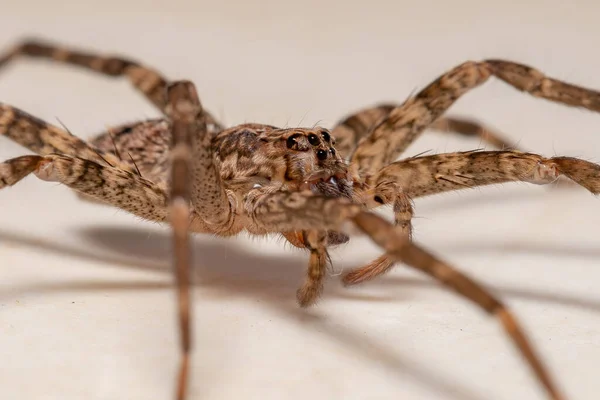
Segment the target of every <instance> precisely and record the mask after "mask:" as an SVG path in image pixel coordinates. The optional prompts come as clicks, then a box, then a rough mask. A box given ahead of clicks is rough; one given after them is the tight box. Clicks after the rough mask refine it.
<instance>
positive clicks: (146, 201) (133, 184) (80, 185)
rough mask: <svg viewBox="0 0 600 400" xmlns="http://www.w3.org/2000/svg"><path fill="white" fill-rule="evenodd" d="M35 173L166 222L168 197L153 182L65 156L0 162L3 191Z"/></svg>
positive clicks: (23, 158)
mask: <svg viewBox="0 0 600 400" xmlns="http://www.w3.org/2000/svg"><path fill="white" fill-rule="evenodd" d="M32 172H33V173H34V174H35V175H36V176H37V177H38V178H40V179H41V180H45V181H50V182H59V183H62V184H64V185H66V186H68V187H70V188H71V189H75V190H76V191H77V192H79V193H82V194H84V195H86V196H89V197H90V198H93V199H95V200H98V201H100V202H103V203H107V204H110V205H113V206H115V207H118V208H120V209H123V210H125V211H128V212H130V213H132V214H134V215H136V216H138V217H141V218H143V219H147V220H151V221H157V222H161V221H166V220H167V195H166V193H165V191H164V190H163V189H162V188H161V187H159V186H157V185H155V184H154V183H153V182H151V181H149V180H147V179H145V178H142V177H140V176H139V175H136V174H133V173H131V172H129V171H124V170H121V169H118V168H114V167H111V166H105V165H100V164H98V163H96V162H94V161H90V160H85V159H83V158H78V157H71V156H66V155H59V154H51V155H47V156H32V155H30V156H21V157H16V158H13V159H10V160H7V161H5V162H3V163H0V189H2V188H4V187H6V186H12V185H14V184H16V183H17V182H19V181H20V180H21V179H23V178H24V177H26V176H27V175H29V174H30V173H32Z"/></svg>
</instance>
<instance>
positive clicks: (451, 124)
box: [331, 104, 516, 159]
mask: <svg viewBox="0 0 600 400" xmlns="http://www.w3.org/2000/svg"><path fill="white" fill-rule="evenodd" d="M400 106H401V105H400V104H398V105H392V104H380V105H377V106H375V107H370V108H365V109H362V110H360V111H357V112H356V113H354V114H351V115H349V116H347V117H346V118H344V119H343V120H342V121H340V122H339V123H338V124H337V125H336V126H335V127H334V128H333V130H332V131H331V134H332V136H333V137H334V138H335V139H336V143H335V148H336V150H337V152H338V153H339V154H340V155H341V156H342V157H343V158H344V159H346V158H348V157H349V156H350V155H351V154H352V152H353V151H354V150H355V149H356V147H357V145H358V143H359V142H360V141H361V139H362V138H363V137H365V136H367V135H368V134H369V132H370V131H371V129H372V128H374V127H375V126H376V125H377V123H378V122H379V121H381V120H383V119H384V118H385V117H387V115H388V114H389V113H390V112H391V111H392V110H393V109H394V108H396V107H400ZM429 129H432V130H435V131H438V132H440V133H448V134H458V135H462V136H467V137H473V138H479V140H481V141H482V142H483V143H485V144H489V145H492V146H494V147H495V148H497V149H501V150H505V149H516V147H515V145H514V144H511V143H510V141H509V140H508V139H505V138H504V136H505V135H503V134H501V133H499V132H496V131H495V130H493V129H490V128H488V127H486V126H484V125H483V124H481V123H480V122H477V121H473V120H471V119H467V118H460V117H441V118H439V119H438V120H436V121H435V122H434V123H433V124H431V125H430V126H429Z"/></svg>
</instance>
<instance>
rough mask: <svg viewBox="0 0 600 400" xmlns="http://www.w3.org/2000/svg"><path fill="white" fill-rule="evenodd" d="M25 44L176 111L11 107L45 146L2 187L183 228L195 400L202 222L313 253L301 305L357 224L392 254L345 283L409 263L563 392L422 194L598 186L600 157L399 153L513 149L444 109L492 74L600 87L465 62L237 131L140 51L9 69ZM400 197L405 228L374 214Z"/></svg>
mask: <svg viewBox="0 0 600 400" xmlns="http://www.w3.org/2000/svg"><path fill="white" fill-rule="evenodd" d="M21 55H25V56H31V57H38V58H46V59H52V60H56V61H60V62H63V63H67V64H73V65H78V66H80V67H84V68H87V69H90V70H93V71H96V72H100V73H102V74H105V75H109V76H125V77H127V78H128V79H129V80H130V81H131V83H132V84H133V85H134V86H135V87H136V88H137V89H138V90H140V91H141V92H142V93H143V94H144V95H145V96H146V97H147V98H148V99H149V100H150V101H152V103H153V104H154V105H155V106H157V107H158V108H159V110H160V111H161V112H162V113H163V114H164V115H165V118H164V119H154V120H147V121H142V122H135V123H131V124H127V125H122V126H118V127H115V128H113V129H109V130H108V131H107V132H105V133H103V134H101V135H99V136H98V137H96V138H95V139H93V140H91V141H90V142H86V141H83V140H81V139H79V138H77V137H75V136H73V135H71V134H70V132H68V131H67V130H65V129H61V128H59V127H56V126H52V125H50V124H48V123H46V122H44V121H41V120H39V119H37V118H35V117H33V116H31V115H29V114H27V113H25V112H23V111H21V110H18V109H16V108H14V107H11V106H9V105H0V133H1V134H3V135H5V136H8V137H9V138H11V139H13V140H14V141H16V142H17V143H19V144H21V145H23V146H25V147H27V148H28V149H29V150H31V151H33V152H35V153H37V154H38V155H27V156H22V157H17V158H13V159H11V160H7V161H5V162H4V163H1V164H0V188H3V187H6V186H10V185H14V184H15V183H17V182H18V181H20V180H21V179H23V178H24V177H25V176H27V175H28V174H30V173H34V174H35V175H36V176H37V177H38V178H40V179H42V180H47V181H55V182H60V183H62V184H64V185H66V186H68V187H70V188H72V189H74V190H76V191H77V192H78V194H79V195H81V196H82V197H83V198H85V199H87V200H92V201H98V202H102V203H108V204H110V205H112V206H115V207H118V208H121V209H123V210H126V211H129V212H130V213H133V214H135V215H137V216H139V217H142V218H144V219H147V220H151V221H160V222H169V223H170V224H171V225H172V227H173V232H174V234H173V238H174V261H175V268H174V271H175V273H176V276H177V282H178V284H177V287H178V293H179V317H180V331H181V351H182V361H181V366H180V372H179V375H178V383H177V398H178V399H183V398H184V397H185V392H186V387H187V383H186V380H187V375H188V363H189V356H190V351H191V343H190V324H189V312H190V301H189V270H190V263H189V253H190V250H189V245H188V232H189V231H192V232H199V233H212V234H218V235H222V236H231V235H235V234H238V233H239V232H241V231H243V230H245V231H248V232H249V233H251V234H255V235H265V234H270V233H281V234H282V235H283V236H284V237H285V238H286V239H287V240H288V241H289V242H290V243H291V244H293V245H294V246H297V247H300V248H305V249H307V250H308V251H309V252H310V261H309V266H308V274H307V280H306V282H305V283H304V285H303V286H302V287H301V288H300V289H299V290H298V292H297V298H298V302H299V304H300V305H301V306H302V307H307V306H309V305H312V304H314V303H315V302H316V301H317V299H318V298H319V296H320V294H321V292H322V289H323V280H324V278H325V272H326V269H327V266H328V263H329V257H328V253H327V247H331V246H334V245H337V244H340V243H344V242H346V241H348V236H347V234H346V233H344V232H345V223H348V222H349V223H352V224H354V225H356V226H357V227H358V228H359V229H360V230H362V231H363V232H365V233H366V234H367V235H369V236H370V238H371V239H372V240H373V241H375V242H376V243H377V244H378V245H379V246H381V247H382V248H383V249H384V250H385V251H386V254H385V255H383V256H381V257H380V258H378V259H377V260H375V261H373V262H371V263H369V264H368V265H366V266H364V267H362V268H358V269H356V270H354V271H351V272H350V273H348V274H346V275H345V276H344V277H343V280H344V283H346V284H347V285H352V284H356V283H359V282H364V281H366V280H368V279H372V278H374V277H376V276H378V275H381V274H383V273H384V272H386V271H388V270H389V269H390V268H391V267H392V265H393V264H394V262H396V261H398V262H402V263H403V264H406V265H408V266H410V267H413V268H416V269H418V270H420V271H422V272H424V273H426V274H428V275H430V276H431V277H433V278H434V279H437V280H438V281H440V282H441V283H443V284H444V285H446V286H448V287H450V288H452V289H454V290H455V291H456V292H458V293H459V294H461V295H462V296H465V297H466V298H468V299H470V300H471V301H473V302H474V303H475V304H477V305H479V306H480V307H481V308H482V309H483V310H485V311H486V312H488V313H489V314H491V315H494V316H496V317H498V318H499V320H500V322H501V323H502V324H503V326H504V328H505V329H506V332H507V334H508V335H509V336H510V338H511V339H512V340H513V342H514V344H515V345H516V346H517V348H518V349H519V351H520V352H521V353H522V354H523V356H524V357H525V360H526V361H527V362H528V363H529V365H530V366H531V368H532V369H533V371H534V373H535V375H536V377H537V379H538V380H539V382H540V383H541V384H542V386H543V387H544V388H545V389H546V391H547V393H548V396H549V398H552V399H562V398H563V396H562V395H561V394H560V392H559V390H558V388H557V386H556V385H555V383H554V381H553V380H552V379H551V377H550V376H549V374H548V372H547V370H546V368H545V367H544V365H543V364H542V362H541V361H540V358H539V357H538V356H537V354H536V353H535V351H534V350H533V347H532V346H531V344H530V343H529V341H528V339H527V338H526V336H525V334H524V333H523V331H522V329H521V328H520V325H519V324H518V322H517V321H516V320H515V318H514V317H513V316H512V314H511V313H510V312H509V311H508V310H507V309H506V307H505V306H504V305H503V304H502V303H501V302H500V301H499V300H497V299H496V298H495V297H494V296H492V295H491V294H490V293H488V291H486V290H485V289H484V288H483V287H482V286H481V285H480V284H478V283H477V282H475V281H473V280H472V279H470V278H468V277H467V276H465V275H464V274H462V273H460V272H459V271H458V270H456V269H455V268H453V267H451V266H450V265H448V264H447V263H445V262H443V261H441V260H439V259H437V258H435V257H433V256H432V255H430V254H429V253H428V252H427V251H425V250H423V249H422V248H421V247H419V246H417V245H415V244H413V243H412V242H411V241H410V234H411V218H412V216H413V208H412V204H411V200H412V199H414V198H416V197H420V196H425V195H431V194H435V193H441V192H445V191H451V190H459V189H465V188H472V187H476V186H481V185H488V184H493V183H502V182H509V181H525V182H530V183H536V184H547V183H551V182H553V181H555V180H556V179H557V178H558V177H559V176H560V175H564V176H566V177H568V178H570V179H571V180H572V181H574V182H576V183H578V184H580V185H581V186H583V187H585V188H586V189H588V190H589V191H591V192H592V193H594V194H597V193H600V166H598V165H596V164H592V163H590V162H587V161H583V160H579V159H576V158H569V157H553V158H544V157H542V156H539V155H536V154H532V153H524V152H520V151H514V150H506V149H505V150H501V151H470V152H461V153H450V154H438V155H431V156H417V157H413V158H408V159H404V160H402V161H396V162H394V161H395V160H396V159H397V158H398V157H399V156H400V154H401V153H402V152H403V151H404V150H405V149H406V148H407V147H408V145H409V144H410V143H412V142H413V141H414V140H415V139H416V138H417V136H418V135H419V134H420V133H422V132H423V131H424V130H425V129H426V128H434V129H440V130H445V131H453V132H455V133H460V134H465V135H477V136H480V137H481V139H482V140H484V141H486V142H487V143H490V144H493V145H495V146H497V147H501V148H508V147H509V146H508V145H507V143H506V142H505V141H503V140H502V139H501V138H500V137H498V136H497V135H495V134H494V133H492V132H490V131H487V130H485V129H483V128H482V127H480V126H478V125H477V124H474V123H471V122H468V121H462V120H457V119H452V118H441V116H442V114H443V113H444V112H445V111H446V110H447V109H448V108H449V107H450V106H451V105H452V104H453V103H454V102H455V101H456V100H457V99H458V98H459V97H460V96H461V95H463V94H464V93H466V92H468V91H469V90H471V89H472V88H475V87H477V86H479V85H480V84H482V83H483V82H485V81H486V80H487V79H488V78H489V77H490V76H492V75H493V76H496V77H497V78H499V79H501V80H503V81H505V82H507V83H508V84H510V85H512V86H514V87H515V88H517V89H519V90H522V91H526V92H528V93H530V94H532V95H534V96H538V97H542V98H545V99H548V100H552V101H556V102H559V103H563V104H567V105H570V106H578V107H584V108H588V109H591V110H594V111H600V93H598V92H595V91H591V90H588V89H585V88H581V87H576V86H573V85H570V84H567V83H564V82H560V81H557V80H555V79H552V78H548V77H546V76H544V75H543V74H542V73H541V72H539V71H537V70H535V69H533V68H531V67H528V66H525V65H521V64H517V63H513V62H509V61H502V60H486V61H483V62H466V63H464V64H461V65H459V66H457V67H456V68H454V69H452V70H450V71H449V72H447V73H445V74H444V75H442V76H441V77H440V78H438V79H436V80H435V81H434V82H433V83H431V84H430V85H428V86H427V87H426V88H425V89H423V90H422V91H420V92H419V93H418V94H416V95H415V96H413V97H411V98H409V99H408V100H407V101H405V102H404V103H403V104H398V105H380V106H376V107H373V108H368V109H364V110H361V111H359V112H357V113H355V114H353V115H351V116H349V117H347V118H346V119H344V120H343V121H342V122H340V123H339V124H338V125H337V126H336V127H335V128H334V129H333V130H332V131H331V132H330V131H329V130H327V129H324V128H313V129H300V128H293V129H279V128H276V127H274V126H269V125H262V124H243V125H239V126H235V127H232V128H228V129H225V128H223V127H222V126H221V125H220V124H219V123H218V122H216V120H215V119H214V118H213V117H212V116H211V115H210V114H209V113H208V112H206V111H204V110H203V109H202V107H201V105H200V101H199V99H198V96H197V94H196V90H195V88H194V85H193V84H192V83H190V82H187V81H178V82H172V83H170V82H169V81H168V80H167V79H165V78H164V77H162V76H161V75H160V74H159V73H157V72H156V71H154V70H152V69H149V68H147V67H144V66H142V65H140V64H138V63H136V62H133V61H130V60H126V59H122V58H119V57H104V56H99V55H96V54H89V53H84V52H79V51H73V50H70V49H65V48H63V47H61V46H55V45H50V44H45V43H42V42H38V41H28V42H25V43H23V44H21V45H19V46H16V47H15V48H14V49H13V50H12V51H10V52H8V53H7V54H6V55H5V56H4V57H1V58H0V67H1V66H3V65H5V64H6V63H8V62H9V61H10V60H12V59H14V58H16V57H18V56H21ZM334 145H335V146H334ZM387 204H392V205H393V210H394V215H395V225H394V224H391V223H389V222H387V221H386V220H384V219H383V218H381V217H378V216H377V215H375V214H373V213H371V212H369V211H368V210H369V209H372V208H375V207H378V206H381V205H387Z"/></svg>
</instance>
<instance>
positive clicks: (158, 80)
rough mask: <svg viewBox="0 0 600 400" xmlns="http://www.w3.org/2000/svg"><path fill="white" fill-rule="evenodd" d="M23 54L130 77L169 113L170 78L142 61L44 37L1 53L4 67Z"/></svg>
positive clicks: (216, 126)
mask: <svg viewBox="0 0 600 400" xmlns="http://www.w3.org/2000/svg"><path fill="white" fill-rule="evenodd" d="M21 56H26V57H33V58H41V59H48V60H53V61H56V62H60V63H64V64H70V65H75V66H78V67H82V68H85V69H88V70H91V71H94V72H98V73H100V74H102V75H106V76H112V77H126V78H127V79H128V80H129V81H130V82H131V84H132V85H133V86H134V87H135V88H136V89H137V90H139V91H140V92H141V93H142V94H143V95H144V96H145V97H146V98H147V99H148V100H149V101H150V102H152V104H154V105H155V106H156V107H157V108H158V109H159V110H160V111H161V112H162V113H163V114H164V113H165V112H166V110H165V107H166V106H167V98H166V97H165V94H166V90H167V86H168V84H169V81H168V80H167V79H166V78H165V77H164V76H162V75H161V74H160V73H159V72H157V71H155V70H154V69H151V68H149V67H146V66H144V65H141V64H139V63H138V62H135V61H132V60H128V59H126V58H122V57H116V56H104V55H99V54H96V53H90V52H84V51H80V50H75V49H71V48H66V47H63V46H61V45H56V44H52V43H48V42H44V41H40V40H28V41H24V42H22V43H20V44H18V45H17V46H15V47H13V48H12V49H11V50H9V51H7V52H6V53H5V54H4V55H0V68H2V67H4V66H5V65H6V64H8V63H9V62H10V61H11V60H13V59H15V58H18V57H21ZM207 120H208V122H209V128H211V129H214V132H217V131H220V130H222V129H223V127H222V126H221V125H220V124H219V123H218V122H217V121H216V120H215V119H214V118H213V117H212V116H211V115H208V113H207Z"/></svg>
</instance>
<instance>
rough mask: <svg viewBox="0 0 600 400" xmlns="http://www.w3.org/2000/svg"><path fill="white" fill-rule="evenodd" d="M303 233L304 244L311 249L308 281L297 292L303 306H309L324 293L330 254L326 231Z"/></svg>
mask: <svg viewBox="0 0 600 400" xmlns="http://www.w3.org/2000/svg"><path fill="white" fill-rule="evenodd" d="M302 235H303V236H304V240H303V243H304V246H305V247H306V248H308V250H309V251H310V260H309V262H308V270H307V276H306V282H305V283H304V285H303V286H302V287H301V288H300V289H298V291H297V292H296V298H297V299H298V304H300V306H301V307H308V306H311V305H313V304H315V303H316V302H317V300H318V299H319V297H320V296H321V293H323V281H324V279H325V272H326V271H327V264H328V261H329V255H328V254H327V249H326V244H327V232H326V231H315V230H311V231H303V232H302Z"/></svg>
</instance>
